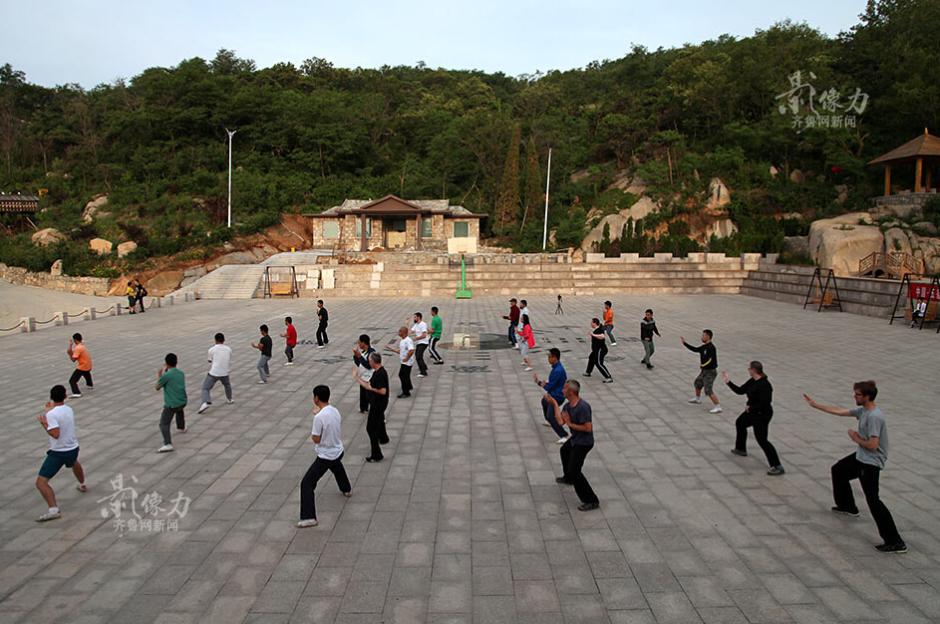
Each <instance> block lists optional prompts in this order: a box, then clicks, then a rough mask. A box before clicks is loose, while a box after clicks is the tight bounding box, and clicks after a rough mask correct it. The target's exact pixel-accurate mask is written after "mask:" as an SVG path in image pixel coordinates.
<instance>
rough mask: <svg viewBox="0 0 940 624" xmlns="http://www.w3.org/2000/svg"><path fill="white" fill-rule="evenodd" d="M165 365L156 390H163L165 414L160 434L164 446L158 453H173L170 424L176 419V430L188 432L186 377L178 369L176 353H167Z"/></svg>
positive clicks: (161, 418)
mask: <svg viewBox="0 0 940 624" xmlns="http://www.w3.org/2000/svg"><path fill="white" fill-rule="evenodd" d="M163 362H164V365H163V366H162V367H161V368H160V369H159V370H158V371H157V384H156V386H155V388H156V389H157V390H158V391H159V390H163V412H162V413H161V414H160V433H161V434H162V435H163V446H161V447H160V448H159V449H157V452H158V453H169V452H171V451H173V450H174V449H173V440H172V438H171V437H170V423H172V422H173V419H174V418H175V419H176V430H177V431H179V432H180V433H185V432H186V414H185V413H184V411H183V410H184V408H185V407H186V375H184V374H183V371H181V370H180V369H178V368H177V367H176V363H177V358H176V354H175V353H167V354H166V357H165V358H163Z"/></svg>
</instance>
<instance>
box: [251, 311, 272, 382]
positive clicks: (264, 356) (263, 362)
mask: <svg viewBox="0 0 940 624" xmlns="http://www.w3.org/2000/svg"><path fill="white" fill-rule="evenodd" d="M259 330H260V331H261V338H260V339H259V340H258V342H253V343H251V346H252V347H254V348H255V349H257V350H258V351H261V355H260V356H259V357H258V366H257V368H258V376H259V377H260V378H261V379H259V380H258V383H259V384H266V383H268V377H269V376H270V375H271V369H270V368H269V367H268V362H270V361H271V353H272V351H273V349H274V341H273V340H271V336H269V335H268V326H267V325H262V326H261V327H260V328H259Z"/></svg>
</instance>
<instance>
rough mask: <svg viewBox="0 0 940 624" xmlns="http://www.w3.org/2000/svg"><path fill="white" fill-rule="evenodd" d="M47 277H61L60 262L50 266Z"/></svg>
mask: <svg viewBox="0 0 940 624" xmlns="http://www.w3.org/2000/svg"><path fill="white" fill-rule="evenodd" d="M49 275H51V276H53V277H59V276H60V275H62V260H61V259H59V260H56V261H55V262H53V263H52V266H51V267H49Z"/></svg>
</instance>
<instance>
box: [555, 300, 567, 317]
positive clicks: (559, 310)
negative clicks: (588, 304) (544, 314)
mask: <svg viewBox="0 0 940 624" xmlns="http://www.w3.org/2000/svg"><path fill="white" fill-rule="evenodd" d="M564 313H565V310H564V308H562V307H561V295H558V303H557V304H556V305H555V314H564Z"/></svg>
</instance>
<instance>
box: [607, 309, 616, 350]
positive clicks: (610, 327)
mask: <svg viewBox="0 0 940 624" xmlns="http://www.w3.org/2000/svg"><path fill="white" fill-rule="evenodd" d="M604 331H605V332H607V337H608V338H610V344H611V346H614V347H616V346H617V339H616V338H614V304H612V303H611V302H610V301H605V302H604Z"/></svg>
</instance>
